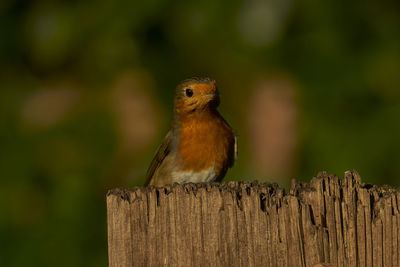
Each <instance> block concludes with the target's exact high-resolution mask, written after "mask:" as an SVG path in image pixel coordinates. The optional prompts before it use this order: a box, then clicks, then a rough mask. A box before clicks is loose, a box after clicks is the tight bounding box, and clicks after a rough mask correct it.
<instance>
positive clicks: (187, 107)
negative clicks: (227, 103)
mask: <svg viewBox="0 0 400 267" xmlns="http://www.w3.org/2000/svg"><path fill="white" fill-rule="evenodd" d="M219 101H220V100H219V92H218V89H217V84H216V82H215V81H214V80H212V79H210V78H197V77H196V78H190V79H187V80H184V81H182V82H181V83H180V84H179V85H178V86H177V87H176V89H175V103H174V108H175V113H176V114H177V115H180V116H182V115H183V116H185V115H190V114H193V113H197V112H201V111H204V110H209V109H211V110H212V109H216V108H217V107H218V105H219Z"/></svg>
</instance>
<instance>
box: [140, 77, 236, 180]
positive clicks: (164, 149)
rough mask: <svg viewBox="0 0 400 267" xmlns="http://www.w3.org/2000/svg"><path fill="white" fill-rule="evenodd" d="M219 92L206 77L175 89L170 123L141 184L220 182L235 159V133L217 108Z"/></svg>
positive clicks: (192, 80) (185, 83) (186, 81)
mask: <svg viewBox="0 0 400 267" xmlns="http://www.w3.org/2000/svg"><path fill="white" fill-rule="evenodd" d="M219 104H220V94H219V91H218V88H217V84H216V81H215V80H213V79H211V78H209V77H193V78H189V79H186V80H183V81H182V82H181V83H179V84H178V86H177V87H176V88H175V96H174V110H173V117H172V122H171V125H170V128H169V131H168V132H167V134H166V136H165V138H164V140H163V142H162V144H161V145H160V146H159V148H158V150H157V152H156V153H155V156H154V158H153V160H152V161H151V163H150V166H149V168H148V170H147V173H146V179H145V183H144V186H149V185H150V186H155V187H162V186H165V185H167V184H173V183H179V184H184V183H200V182H211V181H215V182H220V181H222V179H223V178H224V176H225V174H226V172H227V170H228V168H231V167H232V166H233V164H234V163H235V161H236V159H237V153H238V152H237V136H236V135H235V133H234V131H233V129H232V128H231V126H230V125H229V124H228V123H227V122H226V120H225V119H224V118H223V117H222V116H221V114H220V113H219V112H218V111H217V107H218V106H219Z"/></svg>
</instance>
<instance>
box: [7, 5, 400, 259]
mask: <svg viewBox="0 0 400 267" xmlns="http://www.w3.org/2000/svg"><path fill="white" fill-rule="evenodd" d="M399 14H400V2H399V1H396V0H383V1H341V0H339V1H338V0H325V1H315V0H304V1H294V0H269V1H261V0H248V1H221V0H212V1H202V2H201V3H200V2H192V1H165V0H148V1H124V0H113V1H111V0H100V1H85V2H84V1H73V0H72V1H44V0H38V1H12V0H2V1H1V3H0V82H1V83H0V84H1V90H0V137H1V138H0V151H1V154H0V173H1V180H0V183H1V186H0V210H1V215H0V265H1V266H107V242H106V207H105V194H106V192H107V190H108V189H109V188H112V187H131V186H135V185H141V184H142V183H143V181H144V175H145V172H146V169H147V167H148V164H149V163H150V161H151V159H152V156H153V154H154V152H155V150H156V148H157V146H158V145H159V144H160V142H161V140H162V138H163V135H164V134H165V133H166V132H167V129H168V126H169V121H170V119H171V115H172V101H173V90H174V87H175V86H176V85H177V83H178V82H179V81H181V80H183V79H185V78H188V77H191V76H194V75H207V76H211V77H213V78H214V79H216V80H217V82H218V86H219V89H220V92H221V95H222V96H221V100H222V101H221V106H220V109H219V110H220V112H221V113H222V114H223V116H224V117H225V118H226V120H227V121H228V122H229V123H230V124H231V125H232V127H233V128H234V129H235V130H236V133H237V134H238V136H239V159H238V161H237V164H236V166H235V167H234V168H233V169H232V170H230V171H229V172H228V174H227V177H226V179H225V180H255V179H257V180H260V181H273V182H278V183H279V184H281V185H282V186H287V185H288V184H289V181H290V179H291V178H296V179H300V180H309V179H311V178H312V177H313V176H315V175H316V173H317V172H318V171H320V170H326V171H328V172H331V173H336V174H338V175H339V176H342V174H343V172H344V171H345V170H348V169H353V168H355V169H357V170H358V171H359V173H360V174H361V177H362V178H363V180H364V181H365V182H369V183H374V184H384V183H387V184H391V185H393V186H399V185H400V180H399V178H400V153H399V151H400V138H399V137H400V123H399V122H400V121H399V118H400V88H399V85H400V31H399V29H400V15H399Z"/></svg>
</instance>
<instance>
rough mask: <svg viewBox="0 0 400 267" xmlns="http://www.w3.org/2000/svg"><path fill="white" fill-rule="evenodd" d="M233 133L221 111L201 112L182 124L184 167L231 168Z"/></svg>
mask: <svg viewBox="0 0 400 267" xmlns="http://www.w3.org/2000/svg"><path fill="white" fill-rule="evenodd" d="M232 142H233V133H232V130H231V128H230V127H229V125H227V124H226V123H225V121H224V120H223V119H222V118H221V117H220V115H219V114H200V115H199V116H196V117H195V118H191V119H190V120H186V121H184V122H182V123H181V127H180V134H179V144H178V152H179V155H180V157H181V160H182V170H185V171H186V170H187V171H201V170H204V169H208V168H210V167H214V169H215V172H216V173H219V172H220V171H221V170H222V169H224V168H225V169H226V168H227V164H228V162H227V161H228V158H229V157H230V155H229V153H232V149H231V147H232V144H233V143H232Z"/></svg>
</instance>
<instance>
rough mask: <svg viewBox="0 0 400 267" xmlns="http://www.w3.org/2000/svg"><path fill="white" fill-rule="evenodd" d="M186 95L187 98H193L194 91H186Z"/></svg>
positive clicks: (188, 89) (187, 89)
mask: <svg viewBox="0 0 400 267" xmlns="http://www.w3.org/2000/svg"><path fill="white" fill-rule="evenodd" d="M185 94H186V96H187V97H192V96H193V90H192V89H190V88H186V89H185Z"/></svg>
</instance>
